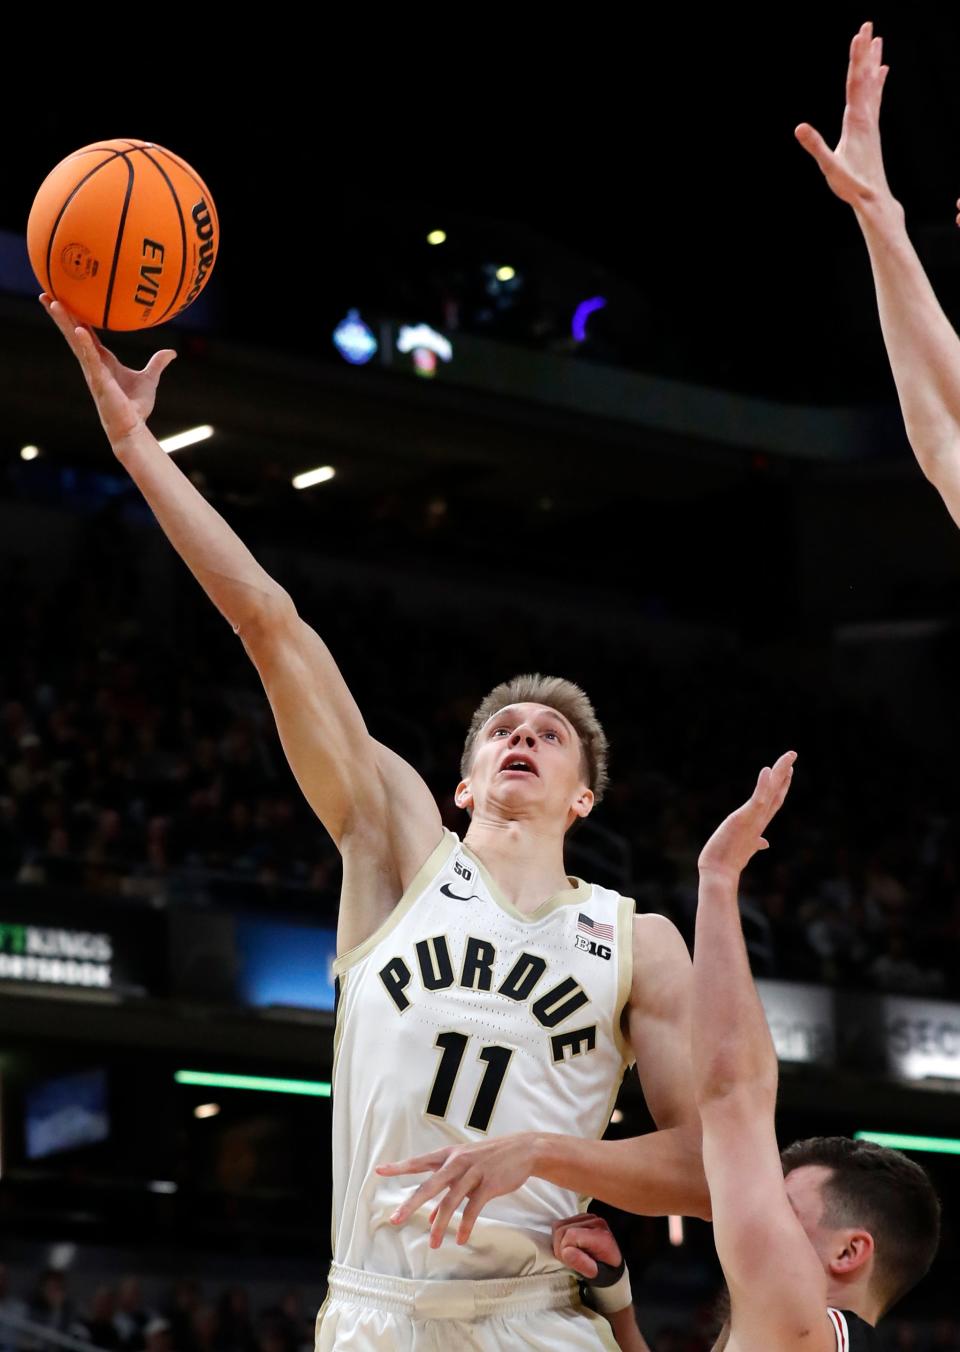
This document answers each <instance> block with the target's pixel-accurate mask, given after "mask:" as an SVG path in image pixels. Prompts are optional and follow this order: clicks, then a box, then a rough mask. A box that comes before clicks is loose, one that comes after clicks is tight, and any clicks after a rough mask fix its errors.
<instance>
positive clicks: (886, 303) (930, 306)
mask: <svg viewBox="0 0 960 1352" xmlns="http://www.w3.org/2000/svg"><path fill="white" fill-rule="evenodd" d="M887 70H888V67H887V66H885V65H884V64H883V44H882V39H880V38H877V37H874V36H873V25H872V24H869V23H865V24H864V25H863V27H862V28H861V29H860V31H859V33H858V34H857V35H856V37H855V38H854V39H853V42H852V44H851V47H850V65H849V69H848V71H847V102H846V108H845V109H844V114H843V130H842V132H841V136H840V141H839V143H838V145H837V147H836V149H835V150H831V149H830V147H829V146H828V145H827V144H826V142H825V141H824V139H823V137H822V136H821V135H820V133H819V132H817V131H815V130H814V129H813V127H811V126H810V125H809V124H808V123H805V122H804V123H802V124H801V125H800V126H799V127H797V130H796V136H797V140H798V141H799V142H800V144H801V145H802V146H803V147H804V149H805V150H808V151H809V152H810V154H811V155H812V156H813V157H814V159H815V160H816V161H817V164H818V165H819V166H820V169H821V170H822V172H823V175H824V177H825V178H826V180H827V183H828V184H829V185H830V187H831V188H832V189H833V191H834V192H835V193H836V195H837V196H838V197H839V198H840V199H841V201H844V202H847V203H849V205H850V206H851V207H853V210H854V212H855V213H856V217H857V221H858V223H859V225H860V228H861V230H862V231H863V236H864V239H865V240H866V244H867V249H868V251H869V254H870V264H871V267H872V269H873V278H874V283H875V285H876V290H877V304H878V307H879V311H880V324H881V328H882V329H883V337H884V342H885V343H886V345H887V354H888V356H889V358H890V366H891V368H892V370H893V378H894V381H895V382H896V386H897V392H898V394H899V396H900V407H901V409H902V410H903V419H904V423H905V424H906V429H907V436H908V437H909V438H910V444H911V446H912V447H913V451H914V454H915V455H916V457H917V461H918V462H919V464H920V468H921V469H922V470H923V472H924V474H925V475H926V476H927V478H928V479H929V480H930V481H931V483H932V484H933V485H934V486H935V487H936V489H937V490H938V492H939V493H940V496H941V497H942V498H943V500H944V502H945V503H946V505H947V508H948V510H949V511H950V514H951V516H952V517H953V519H954V520H955V521H956V522H957V524H958V525H960V340H958V338H957V335H956V333H955V332H954V330H953V328H952V327H951V325H950V322H949V321H948V319H947V317H946V315H945V314H944V313H943V310H942V309H941V307H940V304H939V302H938V300H937V298H936V295H935V294H934V291H933V287H932V286H931V285H930V282H929V279H928V278H927V275H926V273H925V272H924V270H923V266H922V264H921V262H920V260H919V258H918V257H917V254H916V250H915V249H914V247H913V245H912V244H911V242H910V237H909V235H908V234H907V229H906V224H905V219H904V212H903V208H902V207H901V205H900V203H899V202H898V201H897V200H896V199H895V198H894V196H893V194H892V193H891V191H890V188H889V186H888V184H887V178H886V173H885V171H884V166H883V153H882V150H881V144H880V101H881V97H882V94H883V85H884V81H885V80H886V77H887ZM958 205H960V204H958ZM958 224H960V216H958Z"/></svg>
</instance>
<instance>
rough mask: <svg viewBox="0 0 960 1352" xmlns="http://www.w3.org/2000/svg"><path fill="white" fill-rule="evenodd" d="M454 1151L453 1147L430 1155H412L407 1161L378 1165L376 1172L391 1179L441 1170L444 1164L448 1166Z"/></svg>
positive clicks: (435, 1151) (445, 1147) (433, 1151)
mask: <svg viewBox="0 0 960 1352" xmlns="http://www.w3.org/2000/svg"><path fill="white" fill-rule="evenodd" d="M452 1149H453V1147H452V1146H444V1148H443V1149H442V1150H432V1151H431V1152H430V1154H429V1155H411V1156H410V1158H409V1159H406V1160H392V1161H390V1162H388V1163H387V1164H378V1165H377V1166H376V1172H377V1173H378V1174H382V1175H383V1176H384V1177H391V1178H392V1177H393V1176H394V1175H396V1174H424V1173H426V1171H427V1170H428V1169H439V1168H440V1166H441V1165H442V1164H446V1162H447V1156H448V1155H449V1154H450V1151H451V1150H452Z"/></svg>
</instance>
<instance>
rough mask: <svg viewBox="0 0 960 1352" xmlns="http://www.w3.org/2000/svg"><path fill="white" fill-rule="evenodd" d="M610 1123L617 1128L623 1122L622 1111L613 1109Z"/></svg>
mask: <svg viewBox="0 0 960 1352" xmlns="http://www.w3.org/2000/svg"><path fill="white" fill-rule="evenodd" d="M610 1121H611V1122H612V1123H613V1125H614V1126H618V1125H619V1124H620V1123H621V1122H622V1121H623V1109H622V1108H614V1110H613V1112H612V1113H611V1114H610Z"/></svg>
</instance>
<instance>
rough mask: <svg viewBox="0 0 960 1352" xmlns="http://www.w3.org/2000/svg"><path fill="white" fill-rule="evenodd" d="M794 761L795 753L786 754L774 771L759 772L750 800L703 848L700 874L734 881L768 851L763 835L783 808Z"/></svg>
mask: <svg viewBox="0 0 960 1352" xmlns="http://www.w3.org/2000/svg"><path fill="white" fill-rule="evenodd" d="M796 759H797V753H796V752H795V751H785V752H784V754H783V755H782V756H781V757H780V759H779V760H778V761H777V763H776V765H774V767H773V769H770V767H769V766H767V767H765V768H764V769H763V770H761V771H760V776H759V778H758V780H757V787H756V788H755V789H754V791H753V794H752V796H751V798H750V800H749V801H748V802H746V803H744V805H743V807H738V808H737V810H736V812H731V813H730V816H729V817H727V819H726V821H723V822H721V823H720V825H719V826H718V827H717V829H716V831H714V833H713V835H712V836H711V837H710V839H709V840H708V841H707V843H706V845H704V847H703V849H702V851H701V852H700V859H699V860H698V864H699V868H700V872H701V873H721V874H723V875H724V876H726V877H729V878H733V879H736V878H738V877H739V876H740V874H741V872H742V871H743V869H744V868H745V867H746V865H747V863H748V862H749V860H750V859H752V858H753V856H754V855H755V854H756V853H757V851H758V850H766V849H768V848H769V846H768V842H767V841H766V840H764V838H763V833H764V831H765V830H766V829H767V827H768V826H769V825H770V822H771V821H772V820H773V818H774V817H775V816H776V814H777V813H778V812H779V811H780V808H781V807H782V806H783V800H784V799H785V798H786V796H787V793H788V791H789V789H790V781H791V780H792V779H793V763H794V761H795V760H796Z"/></svg>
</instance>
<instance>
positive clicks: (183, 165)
mask: <svg viewBox="0 0 960 1352" xmlns="http://www.w3.org/2000/svg"><path fill="white" fill-rule="evenodd" d="M153 149H154V150H155V151H156V152H157V154H158V155H163V157H164V158H165V159H168V160H169V161H170V163H171V164H175V165H176V166H177V168H178V169H182V170H183V172H184V173H185V174H186V175H187V177H188V178H189V179H192V180H193V182H194V183H195V184H196V185H197V187H198V188H199V189H200V190H201V191H202V193H203V195H204V197H205V198H207V199H210V189H209V188H208V187H207V185H206V183H204V181H203V179H202V178H200V177H199V175H198V174H197V173H196V171H195V170H193V169H191V168H190V166H189V165H188V164H186V163H185V162H184V161H183V160H181V159H179V158H178V157H177V156H176V155H174V154H172V153H171V152H170V151H169V150H164V148H163V146H154V147H153ZM207 206H209V208H210V210H211V211H212V212H213V223H214V226H215V227H216V231H217V253H219V251H220V217H219V216H218V215H217V208H216V205H215V203H214V202H213V200H212V199H210V200H208V201H207ZM214 258H216V253H215V254H214Z"/></svg>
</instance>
